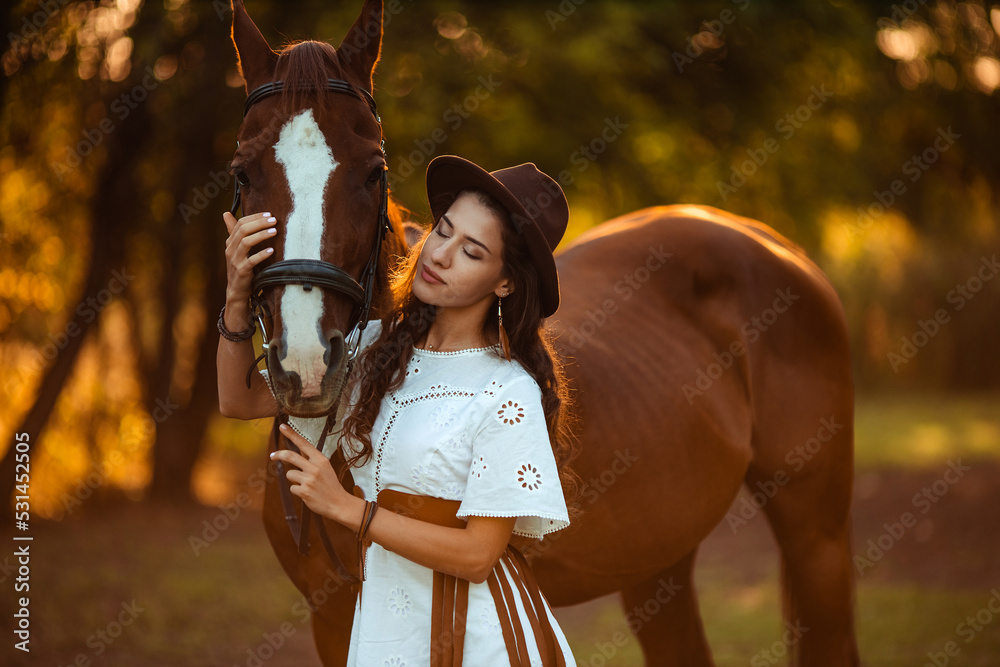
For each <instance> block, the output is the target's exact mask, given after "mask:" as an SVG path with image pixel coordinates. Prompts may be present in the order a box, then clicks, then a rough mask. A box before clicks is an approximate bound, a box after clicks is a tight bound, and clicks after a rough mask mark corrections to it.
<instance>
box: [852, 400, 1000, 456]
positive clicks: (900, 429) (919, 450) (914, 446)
mask: <svg viewBox="0 0 1000 667" xmlns="http://www.w3.org/2000/svg"><path fill="white" fill-rule="evenodd" d="M854 434H855V446H854V455H855V465H856V468H857V469H858V470H865V469H870V468H878V467H882V468H884V467H893V466H901V467H926V466H938V465H940V464H942V463H946V462H947V461H948V459H951V458H956V457H963V459H964V460H970V461H971V460H976V459H984V458H988V459H993V460H996V459H1000V395H997V394H971V395H957V396H944V395H937V394H900V393H884V394H861V395H859V396H857V397H856V399H855V415H854Z"/></svg>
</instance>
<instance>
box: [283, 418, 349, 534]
mask: <svg viewBox="0 0 1000 667" xmlns="http://www.w3.org/2000/svg"><path fill="white" fill-rule="evenodd" d="M280 430H281V435H283V436H285V437H286V438H288V439H289V440H291V441H292V443H294V444H295V445H296V446H297V447H298V448H299V451H300V452H301V453H300V454H296V453H295V452H293V451H292V450H290V449H279V450H278V451H276V452H274V453H272V454H271V458H272V459H273V460H275V461H283V462H284V463H287V464H291V465H293V466H295V467H296V468H298V470H288V471H287V472H286V473H285V477H287V478H288V482H289V484H290V485H291V489H290V490H291V492H292V495H295V496H298V497H299V498H301V499H302V502H304V503H305V504H306V505H307V506H308V507H309V509H311V510H312V511H313V512H315V513H316V514H319V515H320V516H324V517H327V518H329V519H333V520H334V521H339V522H340V523H344V524H345V525H347V523H348V522H347V521H346V520H345V517H346V516H348V515H350V516H353V514H357V515H358V517H357V518H359V517H360V516H361V512H360V511H357V512H354V513H353V514H351V513H349V512H348V508H349V507H350V505H351V503H352V502H353V503H355V504H356V505H357V504H361V503H362V501H361V500H360V499H359V498H356V497H355V496H353V495H351V494H350V493H348V492H347V491H346V490H345V489H344V487H343V486H342V485H341V484H340V480H339V479H337V473H336V472H335V471H334V470H333V466H332V465H330V460H329V459H328V458H326V457H325V456H323V453H322V452H320V451H319V450H318V449H316V448H315V447H313V446H312V445H311V444H309V441H308V440H306V439H305V438H303V437H302V436H301V435H299V434H298V433H296V432H295V430H294V429H292V428H290V427H289V426H288V424H282V425H281V427H280ZM354 509H358V508H357V507H355V508H354ZM354 523H355V524H357V523H358V521H355V522H354ZM348 527H350V528H355V527H356V526H350V525H349V526H348Z"/></svg>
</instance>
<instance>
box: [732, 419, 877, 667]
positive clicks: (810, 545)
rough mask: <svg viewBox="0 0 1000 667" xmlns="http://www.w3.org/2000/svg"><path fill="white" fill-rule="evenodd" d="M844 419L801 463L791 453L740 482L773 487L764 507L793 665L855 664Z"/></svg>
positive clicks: (849, 439)
mask: <svg viewBox="0 0 1000 667" xmlns="http://www.w3.org/2000/svg"><path fill="white" fill-rule="evenodd" d="M848 414H849V413H848ZM817 421H818V420H817ZM828 423H831V422H828ZM832 423H834V424H835V423H836V422H832ZM845 424H846V425H847V426H848V428H846V429H844V430H845V431H846V432H843V433H840V434H838V435H836V436H833V437H832V438H830V441H829V442H828V443H826V444H824V445H823V446H822V448H821V449H820V451H819V452H818V453H817V454H815V455H814V456H813V457H812V458H811V459H810V460H808V462H807V461H806V459H805V458H804V457H798V458H796V457H794V456H792V457H791V458H790V459H786V460H785V465H784V467H778V468H774V467H773V466H767V467H766V468H764V469H762V466H761V465H759V462H755V463H754V464H752V465H751V469H750V471H749V473H748V475H747V479H746V482H747V486H748V487H749V488H750V489H751V490H753V491H755V492H757V491H758V490H760V491H764V490H765V489H770V490H771V491H772V492H773V495H772V496H771V497H770V499H768V500H767V501H766V504H764V512H765V515H766V516H767V519H768V522H769V523H770V525H771V529H772V530H773V532H774V536H775V539H776V540H777V542H778V546H779V548H780V550H781V565H782V589H783V595H784V600H783V603H784V604H783V607H784V609H783V611H784V616H785V629H784V630H783V634H782V639H783V640H784V643H785V644H786V649H787V652H788V654H789V656H790V660H789V664H790V665H792V666H796V665H804V666H806V667H817V666H824V667H825V666H830V667H833V666H836V667H842V666H845V665H858V664H860V660H859V657H858V649H857V644H856V641H855V634H854V572H853V561H852V558H851V522H850V504H851V486H852V475H853V465H852V458H853V457H852V453H853V433H852V432H851V431H852V430H853V428H852V425H853V420H850V419H849V420H845ZM813 428H814V429H815V427H813ZM810 440H811V439H810ZM786 442H787V440H786ZM803 442H808V440H807V439H805V438H804V439H802V440H800V441H799V444H800V445H801V444H802V443H803ZM817 442H818V440H817ZM777 449H781V448H780V447H779V448H777ZM813 449H815V447H814V448H813ZM798 450H799V451H806V450H803V449H802V448H801V447H799V448H798ZM787 451H790V452H794V451H796V449H795V448H794V446H793V447H790V448H789V449H788V450H787ZM788 460H791V462H792V467H789V466H788V464H787V461H788ZM800 464H802V465H803V467H802V468H801V469H800V470H799V471H795V467H796V466H799V465H800ZM768 485H770V487H769V486H768ZM767 495H771V494H770V493H767ZM761 664H763V663H761Z"/></svg>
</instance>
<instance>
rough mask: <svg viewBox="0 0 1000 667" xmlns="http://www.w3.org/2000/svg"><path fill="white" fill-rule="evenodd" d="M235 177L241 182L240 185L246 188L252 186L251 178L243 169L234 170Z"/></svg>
mask: <svg viewBox="0 0 1000 667" xmlns="http://www.w3.org/2000/svg"><path fill="white" fill-rule="evenodd" d="M233 175H234V176H235V177H236V180H237V181H239V183H240V185H242V186H244V187H245V186H248V185H250V177H249V176H247V172H246V170H245V169H243V167H237V168H236V169H235V170H233Z"/></svg>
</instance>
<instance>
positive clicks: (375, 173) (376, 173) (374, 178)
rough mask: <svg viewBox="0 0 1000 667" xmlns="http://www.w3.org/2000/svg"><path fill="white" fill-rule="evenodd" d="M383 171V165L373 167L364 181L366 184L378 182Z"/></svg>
mask: <svg viewBox="0 0 1000 667" xmlns="http://www.w3.org/2000/svg"><path fill="white" fill-rule="evenodd" d="M383 171H385V167H384V166H382V165H379V166H378V167H375V168H374V169H372V173H370V174H368V180H367V181H365V183H366V184H368V185H375V184H376V183H378V182H379V179H380V178H382V172H383Z"/></svg>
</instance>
